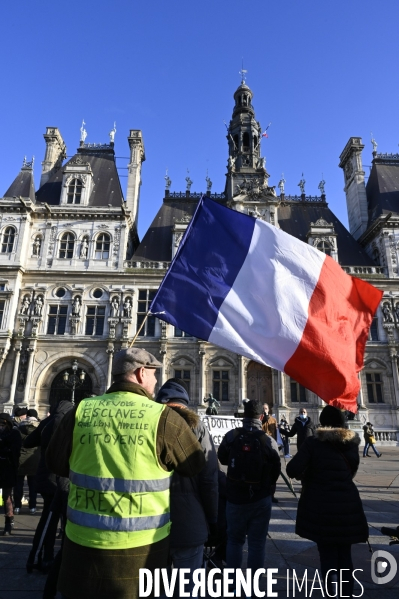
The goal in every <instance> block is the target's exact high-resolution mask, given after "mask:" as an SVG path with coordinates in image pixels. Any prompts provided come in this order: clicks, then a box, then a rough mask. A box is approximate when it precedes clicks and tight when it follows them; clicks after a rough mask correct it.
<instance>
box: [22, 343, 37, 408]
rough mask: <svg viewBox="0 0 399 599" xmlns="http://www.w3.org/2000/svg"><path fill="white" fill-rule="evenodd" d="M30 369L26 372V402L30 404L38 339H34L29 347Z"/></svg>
mask: <svg viewBox="0 0 399 599" xmlns="http://www.w3.org/2000/svg"><path fill="white" fill-rule="evenodd" d="M26 351H27V352H28V370H27V373H26V382H25V391H24V404H25V405H29V393H30V384H31V379H32V370H33V361H34V359H35V353H36V340H34V341H33V344H32V346H31V347H28V348H27V350H26Z"/></svg>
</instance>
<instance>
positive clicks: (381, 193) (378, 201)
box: [366, 155, 399, 226]
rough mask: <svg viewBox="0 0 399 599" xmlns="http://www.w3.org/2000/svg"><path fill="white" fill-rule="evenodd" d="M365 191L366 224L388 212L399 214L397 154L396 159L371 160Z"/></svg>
mask: <svg viewBox="0 0 399 599" xmlns="http://www.w3.org/2000/svg"><path fill="white" fill-rule="evenodd" d="M377 156H378V155H377ZM366 193H367V203H368V209H369V221H368V226H370V225H372V224H373V222H374V221H375V219H376V218H378V217H379V216H381V215H383V214H387V213H388V212H393V213H396V214H399V156H398V157H397V158H396V159H395V158H392V159H389V158H388V159H384V158H382V157H381V158H379V157H377V158H375V159H374V160H373V166H372V169H371V173H370V177H369V179H368V181H367V185H366Z"/></svg>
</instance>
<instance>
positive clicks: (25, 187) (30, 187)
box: [4, 156, 35, 202]
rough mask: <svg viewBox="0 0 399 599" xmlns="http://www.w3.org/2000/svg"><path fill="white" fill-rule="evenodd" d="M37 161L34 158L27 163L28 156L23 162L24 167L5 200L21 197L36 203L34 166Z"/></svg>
mask: <svg viewBox="0 0 399 599" xmlns="http://www.w3.org/2000/svg"><path fill="white" fill-rule="evenodd" d="M34 161H35V159H34V158H32V160H31V161H30V162H27V160H26V156H24V160H23V162H22V167H21V170H20V172H19V173H18V175H17V176H16V177H15V179H14V181H13V182H12V183H11V185H10V187H9V188H8V189H7V191H6V193H5V194H4V197H5V198H13V197H17V198H19V197H21V198H24V199H25V200H26V199H27V200H30V201H31V202H35V183H34V179H33V164H34Z"/></svg>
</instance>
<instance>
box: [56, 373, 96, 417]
mask: <svg viewBox="0 0 399 599" xmlns="http://www.w3.org/2000/svg"><path fill="white" fill-rule="evenodd" d="M65 370H66V371H67V372H68V374H69V375H72V374H73V370H72V368H66V369H65ZM65 370H63V371H62V372H60V373H59V374H57V376H56V377H55V379H54V380H53V382H52V384H51V389H50V396H49V404H50V408H51V407H52V406H53V405H55V404H57V403H59V402H60V401H62V400H67V401H71V396H72V389H71V388H70V387H67V386H66V385H65V383H64V373H65ZM80 370H81V368H80V367H79V372H80ZM83 370H84V368H83ZM85 373H86V377H85V380H84V382H83V384H82V385H81V386H80V387H76V389H75V403H78V402H79V401H80V400H81V399H84V398H85V397H89V395H91V393H92V388H93V382H92V380H91V378H90V376H89V375H88V374H87V372H86V371H85Z"/></svg>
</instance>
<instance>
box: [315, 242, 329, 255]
mask: <svg viewBox="0 0 399 599" xmlns="http://www.w3.org/2000/svg"><path fill="white" fill-rule="evenodd" d="M316 247H317V249H318V250H320V251H321V252H324V254H327V256H331V244H329V243H328V241H324V240H323V241H319V243H318V244H317V246H316Z"/></svg>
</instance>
